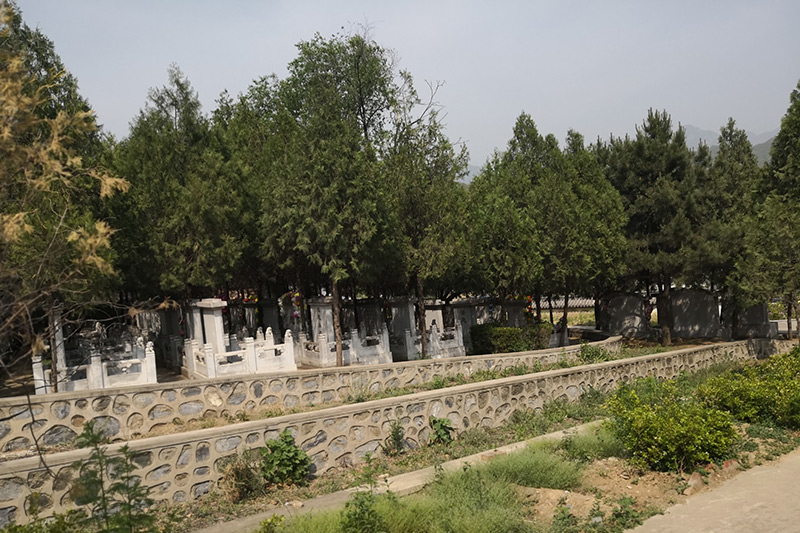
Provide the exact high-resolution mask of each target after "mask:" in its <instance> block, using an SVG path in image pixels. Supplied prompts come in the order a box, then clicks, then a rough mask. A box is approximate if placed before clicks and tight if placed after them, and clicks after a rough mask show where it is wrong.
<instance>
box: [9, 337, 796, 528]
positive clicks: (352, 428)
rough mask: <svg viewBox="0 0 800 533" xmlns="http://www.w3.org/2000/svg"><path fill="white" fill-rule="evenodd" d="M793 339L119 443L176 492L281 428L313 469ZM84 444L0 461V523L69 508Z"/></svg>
mask: <svg viewBox="0 0 800 533" xmlns="http://www.w3.org/2000/svg"><path fill="white" fill-rule="evenodd" d="M792 346H793V343H791V342H787V341H766V340H751V341H739V342H732V343H724V344H718V345H712V346H704V347H699V348H688V349H683V350H678V351H674V352H667V353H660V354H655V355H646V356H641V357H636V358H630V359H622V360H616V361H609V362H604V363H598V364H594V365H585V366H580V367H573V368H566V369H560V370H552V371H547V372H539V373H535V374H528V375H525V376H515V377H509V378H504V379H497V380H492V381H485V382H479V383H470V384H467V385H461V386H457V387H451V388H445V389H438V390H433V391H427V392H422V393H417V394H409V395H406V396H400V397H394V398H386V399H382V400H375V401H369V402H364V403H359V404H353V405H344V406H339V407H331V408H327V409H321V410H318V411H310V412H305V413H298V414H292V415H285V416H280V417H275V418H270V419H264V420H257V421H252V422H242V423H238V424H231V425H229V426H225V427H220V428H210V429H202V430H195V431H188V432H185V433H180V434H174V435H165V436H160V437H151V438H146V439H141V440H136V441H132V442H130V443H128V445H129V447H130V448H131V450H132V451H133V452H134V453H135V454H136V455H135V462H136V464H137V465H138V466H139V468H138V469H137V472H136V473H137V475H140V476H142V478H143V479H144V482H145V483H146V484H147V485H148V486H150V487H151V488H152V491H153V492H152V494H153V497H154V498H155V499H158V500H167V501H175V502H182V501H186V500H188V499H193V498H197V497H199V496H201V495H203V494H205V493H206V492H208V491H209V490H211V489H212V488H213V487H214V485H215V483H216V482H217V481H218V480H219V479H220V477H221V471H222V468H223V466H224V458H225V457H226V456H229V455H231V454H234V453H237V452H242V451H243V450H245V449H249V448H256V447H259V446H263V445H264V442H265V440H269V439H274V438H276V437H277V436H278V435H279V434H280V433H281V432H282V431H283V430H286V429H288V430H289V431H290V432H291V433H292V434H293V435H294V437H295V439H296V442H297V443H298V445H300V447H301V448H302V449H303V450H305V451H306V452H307V453H308V455H309V456H310V457H311V459H312V463H313V470H314V472H316V473H322V472H325V471H326V470H329V469H332V468H335V467H338V466H347V465H350V464H353V463H356V462H358V461H359V460H360V459H361V458H362V457H363V456H364V455H365V454H366V453H369V452H375V451H377V450H378V449H379V447H380V445H381V443H382V442H383V441H384V439H385V438H386V436H387V435H388V432H389V428H390V425H391V424H392V422H394V421H400V423H401V424H402V426H403V430H404V432H405V437H406V443H407V444H408V445H409V446H411V447H416V446H420V445H423V444H425V443H426V442H427V441H428V437H429V433H430V429H429V427H428V418H429V417H430V416H437V417H447V418H448V419H449V420H450V422H451V423H452V425H453V427H454V428H455V429H456V430H457V431H463V430H464V429H467V428H470V427H476V426H486V427H497V426H500V425H502V424H504V423H506V421H507V420H508V418H509V416H510V415H511V414H512V413H513V412H514V410H516V409H520V408H533V409H536V408H540V407H542V405H543V404H544V403H545V402H547V401H550V400H555V399H564V400H575V399H577V398H578V397H579V396H580V395H581V393H582V392H583V391H586V390H588V389H590V388H591V389H598V390H610V389H612V388H614V387H616V386H617V384H618V383H620V382H623V381H629V380H631V379H634V378H637V377H644V376H647V375H653V376H658V377H662V378H672V377H675V376H677V375H678V374H679V373H681V372H694V371H697V370H700V369H702V368H706V367H708V366H710V365H712V364H715V363H720V362H724V361H739V360H747V359H755V358H757V357H759V358H760V357H765V356H767V355H770V354H773V353H778V352H785V351H788V350H789V349H791V347H792ZM378 373H380V371H378ZM295 386H296V388H297V384H296V385H295ZM121 446H122V443H117V444H112V445H111V446H109V448H108V453H109V454H111V455H115V454H117V453H118V452H119V448H120V447H121ZM86 454H87V452H86V451H85V450H72V451H67V452H60V453H53V454H48V455H47V467H48V468H49V470H50V472H53V473H54V474H55V475H54V476H50V475H49V474H48V472H47V470H46V469H45V467H44V466H43V465H42V463H41V460H40V459H39V458H38V457H27V458H22V459H16V460H10V461H6V462H3V463H0V527H1V526H2V525H3V523H4V522H8V521H17V522H24V521H26V520H27V517H26V515H25V511H24V509H25V502H26V500H27V499H28V498H29V497H30V495H31V493H32V492H34V491H35V492H38V493H39V494H43V495H44V496H45V498H44V499H43V500H41V499H40V500H39V502H40V504H42V502H44V504H43V507H44V508H45V509H44V510H43V512H44V513H45V514H46V513H50V512H53V511H62V510H64V509H66V508H68V507H69V506H70V505H71V500H70V496H69V485H70V480H71V479H73V478H74V476H75V471H74V467H73V466H72V465H73V463H74V461H76V460H79V459H85V458H86Z"/></svg>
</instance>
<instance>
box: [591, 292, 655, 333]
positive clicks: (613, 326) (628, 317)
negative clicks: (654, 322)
mask: <svg viewBox="0 0 800 533" xmlns="http://www.w3.org/2000/svg"><path fill="white" fill-rule="evenodd" d="M602 314H603V324H602V326H601V327H602V328H603V330H604V331H607V332H609V333H610V334H612V335H622V336H624V337H628V338H637V337H645V336H647V334H648V331H649V329H650V316H649V313H648V312H647V301H646V300H645V299H644V298H643V297H641V296H639V295H638V294H615V295H612V296H610V297H608V299H607V302H606V304H605V306H604V309H603V311H602Z"/></svg>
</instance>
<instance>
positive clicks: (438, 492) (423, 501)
mask: <svg viewBox="0 0 800 533" xmlns="http://www.w3.org/2000/svg"><path fill="white" fill-rule="evenodd" d="M522 509H523V506H522V502H521V501H520V499H519V497H518V496H517V494H516V492H515V491H514V488H513V487H512V486H511V485H510V484H509V483H507V482H504V481H500V480H493V479H490V478H488V477H487V476H486V475H485V474H484V473H482V472H481V471H480V470H478V469H472V468H466V469H465V470H462V471H459V472H454V473H451V474H446V475H442V476H438V477H437V480H436V481H435V482H434V483H432V484H431V485H430V486H429V487H428V488H426V489H425V491H424V492H423V493H422V494H419V495H414V496H410V497H407V498H403V499H397V498H396V497H394V496H392V495H380V496H375V497H374V500H373V502H372V503H371V504H370V507H369V508H365V509H364V511H365V513H364V515H365V516H368V515H369V514H372V513H374V515H377V517H378V520H379V522H380V523H381V524H382V525H383V528H382V529H381V531H385V533H445V532H455V531H458V532H464V533H481V532H486V531H498V532H499V531H503V532H510V533H533V532H534V531H536V529H534V526H533V525H532V524H530V523H527V522H526V521H525V517H524V514H523V510H522ZM344 517H345V514H344V512H340V511H327V512H322V513H314V514H309V515H301V516H298V517H296V518H294V519H292V520H290V521H288V522H287V523H286V524H284V525H282V526H280V527H279V528H276V529H275V531H276V532H283V531H286V532H289V531H292V532H297V533H334V532H335V533H341V532H343V531H353V532H359V533H360V532H362V531H363V532H364V533H367V532H370V533H372V531H373V530H372V529H368V528H359V527H358V522H357V521H356V522H354V521H353V520H351V519H348V520H347V521H346V522H345V519H344ZM343 525H347V526H348V527H346V528H344V527H342V526H343ZM363 525H364V526H366V525H367V524H366V523H363Z"/></svg>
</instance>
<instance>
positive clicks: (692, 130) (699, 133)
mask: <svg viewBox="0 0 800 533" xmlns="http://www.w3.org/2000/svg"><path fill="white" fill-rule="evenodd" d="M683 129H684V130H686V146H688V147H689V148H697V145H698V144H700V141H703V142H704V143H706V144H707V145H709V146H714V145H715V144H717V140H718V139H719V132H718V131H710V130H704V129H700V128H698V127H697V126H692V125H691V124H686V125H684V126H683Z"/></svg>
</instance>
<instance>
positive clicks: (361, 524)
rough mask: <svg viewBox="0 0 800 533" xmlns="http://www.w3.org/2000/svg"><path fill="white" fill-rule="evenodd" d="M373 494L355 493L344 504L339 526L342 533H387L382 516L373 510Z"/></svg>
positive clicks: (374, 497)
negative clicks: (385, 532)
mask: <svg viewBox="0 0 800 533" xmlns="http://www.w3.org/2000/svg"><path fill="white" fill-rule="evenodd" d="M376 499H377V498H376V496H375V494H374V493H373V492H355V493H353V495H352V496H350V499H349V500H347V503H345V504H344V509H343V510H342V517H341V521H340V526H341V530H342V533H379V532H384V531H387V529H386V523H385V521H384V519H383V516H381V515H380V513H378V511H377V509H375V503H376Z"/></svg>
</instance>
